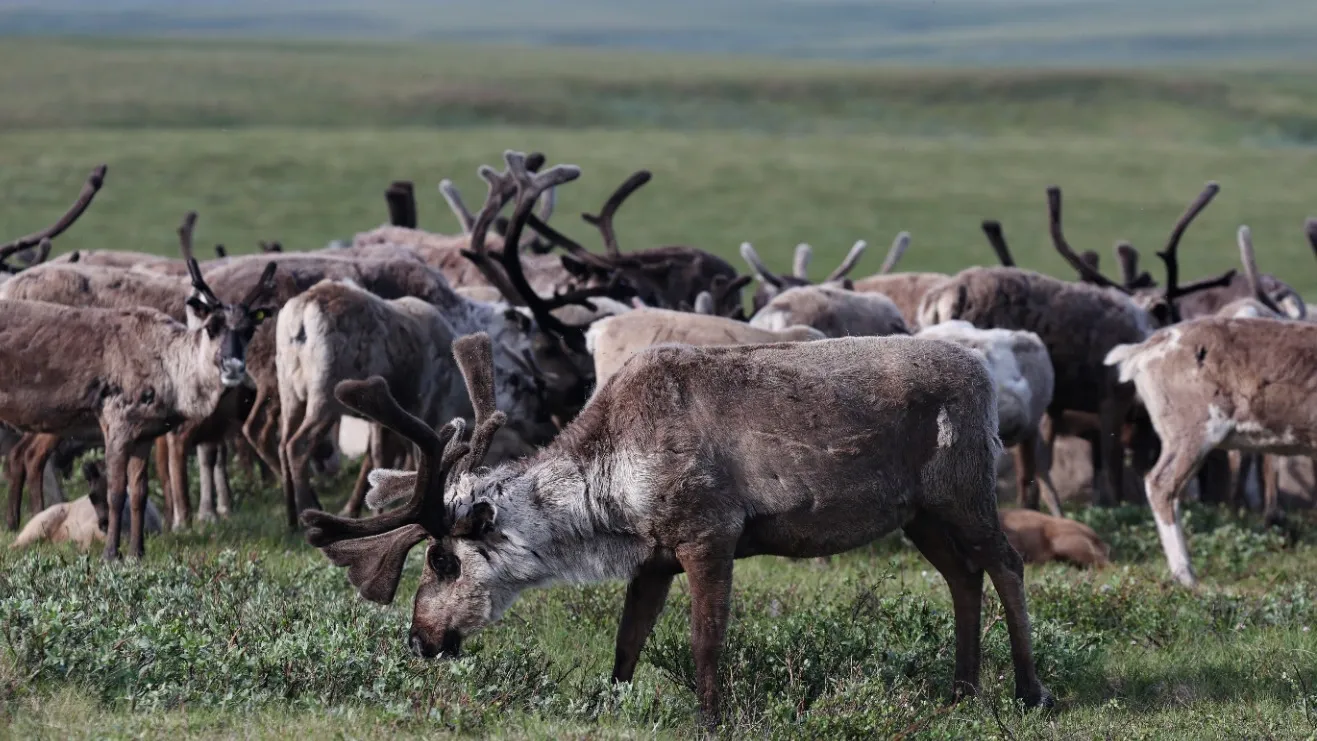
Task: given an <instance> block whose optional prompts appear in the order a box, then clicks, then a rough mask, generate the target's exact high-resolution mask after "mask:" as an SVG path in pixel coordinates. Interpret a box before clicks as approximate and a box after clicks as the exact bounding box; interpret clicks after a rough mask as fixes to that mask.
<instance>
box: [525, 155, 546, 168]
mask: <svg viewBox="0 0 1317 741" xmlns="http://www.w3.org/2000/svg"><path fill="white" fill-rule="evenodd" d="M548 161H549V158H548V157H545V156H544V153H543V152H531V153H530V154H528V155H526V171H527V172H539V171H540V168H541V167H544V163H545V162H548Z"/></svg>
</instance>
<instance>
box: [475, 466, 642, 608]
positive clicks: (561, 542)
mask: <svg viewBox="0 0 1317 741" xmlns="http://www.w3.org/2000/svg"><path fill="white" fill-rule="evenodd" d="M611 479H612V475H611V473H610V472H605V471H603V470H602V469H601V468H600V467H599V466H598V465H595V464H594V463H592V462H587V463H585V464H584V465H583V464H582V463H581V462H579V461H577V460H573V459H572V458H569V457H567V456H565V455H563V454H562V453H561V452H557V453H556V454H555V451H554V450H553V448H549V449H547V450H545V451H543V453H542V454H541V455H539V456H535V457H534V458H532V459H531V460H530V461H528V462H525V463H519V464H510V465H508V466H504V467H501V468H499V469H497V470H495V471H494V472H492V473H490V474H489V475H488V477H486V479H485V481H486V488H484V490H483V493H482V496H487V497H490V498H491V499H492V500H493V501H494V503H495V505H496V506H497V507H498V508H499V514H498V525H497V529H498V531H499V532H500V533H501V534H502V537H501V538H499V539H498V540H497V541H496V542H494V543H493V546H494V547H493V549H492V550H493V551H494V552H495V553H497V554H498V556H499V558H498V559H497V561H495V563H496V566H497V567H499V568H501V569H503V571H504V575H505V577H506V579H507V581H509V582H512V583H514V584H516V585H518V588H522V589H524V588H527V587H533V586H543V585H546V584H549V583H553V582H574V583H583V582H597V581H610V580H616V579H630V578H631V577H632V576H634V574H635V572H636V569H637V568H638V567H639V566H640V564H641V563H642V562H644V561H645V560H646V559H647V558H648V557H649V556H650V554H651V551H652V546H651V545H650V544H648V543H646V541H645V539H644V537H642V536H641V534H640V530H639V526H638V525H639V522H638V520H639V517H640V515H641V514H642V513H641V512H638V511H636V508H635V507H634V503H633V502H627V501H625V500H622V499H619V498H618V497H617V496H615V492H614V491H613V486H612V481H611Z"/></svg>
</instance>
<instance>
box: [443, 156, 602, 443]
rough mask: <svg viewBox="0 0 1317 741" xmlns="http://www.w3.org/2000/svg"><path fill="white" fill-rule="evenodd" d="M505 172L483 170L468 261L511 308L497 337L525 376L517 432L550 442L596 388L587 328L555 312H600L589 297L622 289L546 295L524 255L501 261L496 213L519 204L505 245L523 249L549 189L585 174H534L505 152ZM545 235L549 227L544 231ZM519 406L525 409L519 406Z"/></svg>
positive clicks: (562, 168) (512, 253)
mask: <svg viewBox="0 0 1317 741" xmlns="http://www.w3.org/2000/svg"><path fill="white" fill-rule="evenodd" d="M504 161H505V163H506V165H507V169H506V170H505V171H504V172H497V171H495V170H494V169H493V168H491V167H482V168H481V169H480V176H481V177H482V178H484V179H485V181H486V183H488V185H489V193H488V195H487V197H486V199H485V203H484V205H483V206H482V207H481V209H480V211H479V213H478V214H477V215H476V216H475V217H474V222H473V224H472V227H471V232H470V238H471V249H470V250H468V251H465V252H464V253H463V254H465V255H466V257H467V258H468V259H470V260H471V261H472V262H473V263H475V265H476V266H477V267H478V268H479V269H480V271H481V273H482V274H483V275H484V276H485V278H486V279H487V280H488V281H489V282H490V284H492V285H493V286H495V287H496V288H497V289H498V291H499V293H501V294H502V295H503V297H504V298H505V299H506V300H507V302H508V303H509V304H510V305H511V306H510V308H509V309H508V310H507V311H506V312H504V315H503V323H502V329H503V330H504V331H502V332H500V333H499V337H498V339H499V352H500V353H501V354H503V355H504V356H505V357H506V359H507V360H509V361H511V363H513V364H515V365H517V366H520V368H521V371H522V373H521V374H520V375H518V376H517V378H516V379H515V380H517V381H518V383H519V387H518V388H517V389H516V393H517V396H518V397H519V398H520V399H522V400H524V402H525V411H526V412H528V413H526V414H522V413H521V412H522V409H517V410H516V413H514V415H513V416H514V419H516V420H517V422H516V424H515V426H517V427H520V428H523V430H524V432H525V435H523V436H524V437H528V438H532V439H534V438H540V439H544V438H545V436H546V435H545V433H546V431H547V432H548V436H550V437H551V436H552V433H553V432H556V429H557V426H556V424H554V423H553V422H552V420H553V419H554V418H555V417H556V418H557V419H559V420H563V419H568V418H570V417H572V416H574V415H575V413H576V410H579V409H580V408H581V406H583V405H584V404H585V400H586V399H587V398H588V395H589V390H590V387H591V386H592V385H593V383H594V372H593V371H594V366H593V363H592V362H591V359H590V355H589V353H588V351H587V349H586V347H585V331H584V330H585V326H583V325H571V324H567V323H566V322H564V321H562V320H561V319H559V318H558V317H557V316H556V315H555V314H554V311H556V310H558V309H561V308H564V307H567V306H571V305H579V306H584V307H585V308H587V309H589V310H590V311H592V312H593V311H596V309H597V307H596V306H595V305H594V304H592V303H591V302H590V299H591V298H597V297H601V296H607V295H610V294H612V293H614V292H615V291H616V285H615V284H612V283H610V284H609V285H606V286H594V287H591V288H585V289H581V290H573V291H565V292H559V293H557V294H555V295H554V296H552V297H549V298H545V297H543V296H540V295H539V294H538V293H537V292H536V291H535V289H534V288H533V287H532V286H531V285H530V282H529V281H528V280H527V279H526V275H525V272H524V271H523V269H522V264H521V254H522V253H521V251H520V250H517V249H512V248H510V247H506V246H505V247H504V248H503V249H501V250H499V252H498V253H497V254H495V253H494V252H493V251H492V250H490V249H488V248H487V246H486V236H487V234H488V231H489V229H490V226H491V225H492V224H493V222H494V219H495V217H496V216H497V214H498V212H499V211H500V210H502V209H503V207H504V206H506V205H507V204H508V203H509V202H514V203H515V205H514V207H513V213H512V216H511V218H510V219H509V221H508V227H507V232H506V234H505V236H504V244H505V245H515V244H519V243H520V241H521V235H522V233H523V231H524V229H525V227H526V225H527V222H528V221H530V220H531V219H532V218H533V214H532V209H533V208H534V206H535V203H536V200H537V199H538V198H539V197H540V196H541V194H543V193H544V192H545V191H547V190H548V189H550V188H553V187H555V186H558V185H561V184H563V183H567V182H571V181H572V180H575V179H576V178H578V177H580V169H579V168H576V167H573V166H570V165H558V166H556V167H553V168H550V169H549V170H547V171H545V172H543V173H538V174H537V173H533V172H531V169H530V167H529V165H528V164H527V161H528V158H527V157H526V156H525V155H524V154H521V153H519V152H505V153H504ZM546 228H547V227H546ZM519 406H520V405H519Z"/></svg>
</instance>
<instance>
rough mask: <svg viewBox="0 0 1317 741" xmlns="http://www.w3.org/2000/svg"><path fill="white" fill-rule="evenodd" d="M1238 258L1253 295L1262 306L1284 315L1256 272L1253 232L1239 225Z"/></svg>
mask: <svg viewBox="0 0 1317 741" xmlns="http://www.w3.org/2000/svg"><path fill="white" fill-rule="evenodd" d="M1238 240H1239V260H1240V262H1242V263H1243V264H1244V276H1245V277H1246V278H1248V285H1249V288H1252V289H1253V297H1254V298H1256V299H1257V300H1258V301H1259V302H1260V303H1261V304H1262V305H1263V306H1265V307H1267V308H1268V309H1271V310H1272V311H1274V312H1276V313H1277V314H1279V315H1280V316H1285V312H1284V311H1282V310H1281V308H1280V306H1279V305H1277V304H1276V302H1275V301H1273V300H1272V298H1271V296H1269V295H1267V292H1266V291H1264V290H1262V279H1261V277H1260V276H1259V274H1258V262H1257V256H1256V255H1255V254H1254V252H1253V232H1252V230H1251V229H1249V228H1248V227H1247V226H1241V227H1239V233H1238Z"/></svg>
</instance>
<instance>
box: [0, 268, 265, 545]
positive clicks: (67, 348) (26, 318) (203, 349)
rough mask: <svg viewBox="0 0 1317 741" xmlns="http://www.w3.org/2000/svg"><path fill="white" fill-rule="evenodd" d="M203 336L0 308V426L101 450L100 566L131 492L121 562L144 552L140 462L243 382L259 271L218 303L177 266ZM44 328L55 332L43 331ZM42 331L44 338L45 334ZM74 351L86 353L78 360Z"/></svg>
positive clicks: (94, 315)
mask: <svg viewBox="0 0 1317 741" xmlns="http://www.w3.org/2000/svg"><path fill="white" fill-rule="evenodd" d="M189 267H190V269H191V271H192V284H193V287H194V288H195V289H196V291H197V295H196V296H195V297H193V298H191V299H189V300H188V301H189V305H190V306H191V308H192V309H193V311H194V312H196V313H197V314H198V316H201V317H204V319H203V324H202V325H201V326H199V327H197V328H195V329H188V328H186V327H184V326H183V325H182V324H180V323H178V322H176V321H174V320H173V319H171V318H169V317H168V316H166V315H164V314H161V313H160V312H158V311H156V310H154V309H118V310H110V309H77V308H69V307H65V306H57V305H55V304H46V303H43V302H39V301H0V316H4V318H5V321H4V323H3V324H0V377H3V378H6V379H10V381H9V382H8V384H7V385H6V386H4V387H3V388H0V421H3V422H5V423H7V424H9V425H11V426H13V427H16V428H18V429H20V430H24V431H28V432H47V433H54V434H60V435H70V436H76V437H93V438H94V437H96V436H98V435H99V437H100V438H101V439H102V440H104V443H105V459H106V467H107V469H108V474H107V478H108V480H109V492H110V520H109V527H108V531H107V533H108V535H107V539H106V544H105V558H106V559H114V558H117V557H118V556H119V534H120V518H119V512H120V510H121V508H122V506H123V501H124V497H125V495H126V493H127V489H128V488H129V486H131V488H132V500H131V511H132V526H131V540H132V545H131V554H132V555H133V556H138V557H140V556H141V555H143V553H144V551H145V545H144V540H143V535H144V531H143V517H144V514H145V506H146V470H147V456H148V455H149V452H150V448H151V443H152V442H153V441H154V440H155V438H157V437H159V436H160V435H162V434H164V433H165V432H167V431H168V430H170V429H172V428H174V427H176V426H178V425H179V424H180V423H182V422H183V421H185V420H188V419H197V418H204V417H206V416H208V415H210V414H212V413H213V412H214V409H215V405H216V404H217V403H218V402H219V398H220V395H221V393H223V391H224V389H225V388H231V387H235V386H238V385H240V384H241V383H242V382H243V380H244V379H245V377H246V363H245V360H244V357H245V353H246V348H247V343H248V342H249V341H250V339H251V336H252V333H253V332H255V330H256V327H257V325H258V324H260V322H261V321H262V320H264V319H265V318H266V316H267V315H268V314H269V313H270V310H269V309H267V308H266V307H265V306H264V305H263V304H261V303H260V300H261V299H262V297H263V295H264V294H265V293H266V292H267V291H268V290H270V288H271V287H272V285H273V279H274V270H275V266H274V265H270V266H268V267H267V268H266V270H265V272H264V273H263V274H262V276H261V279H260V280H259V281H258V282H257V283H256V285H255V286H253V287H252V289H251V291H250V292H249V293H248V295H247V296H246V298H245V299H244V300H243V301H241V302H239V303H237V304H226V303H224V302H222V301H220V300H219V299H218V298H217V297H216V296H215V294H214V293H213V292H212V291H211V290H210V287H209V286H207V285H206V283H205V281H204V280H203V279H202V277H201V270H200V268H199V267H198V266H197V264H196V261H195V260H192V261H189ZM54 328H57V330H55V329H54ZM52 330H54V331H52ZM85 348H97V349H98V352H97V353H96V354H92V355H88V354H87V353H86V352H85Z"/></svg>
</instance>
